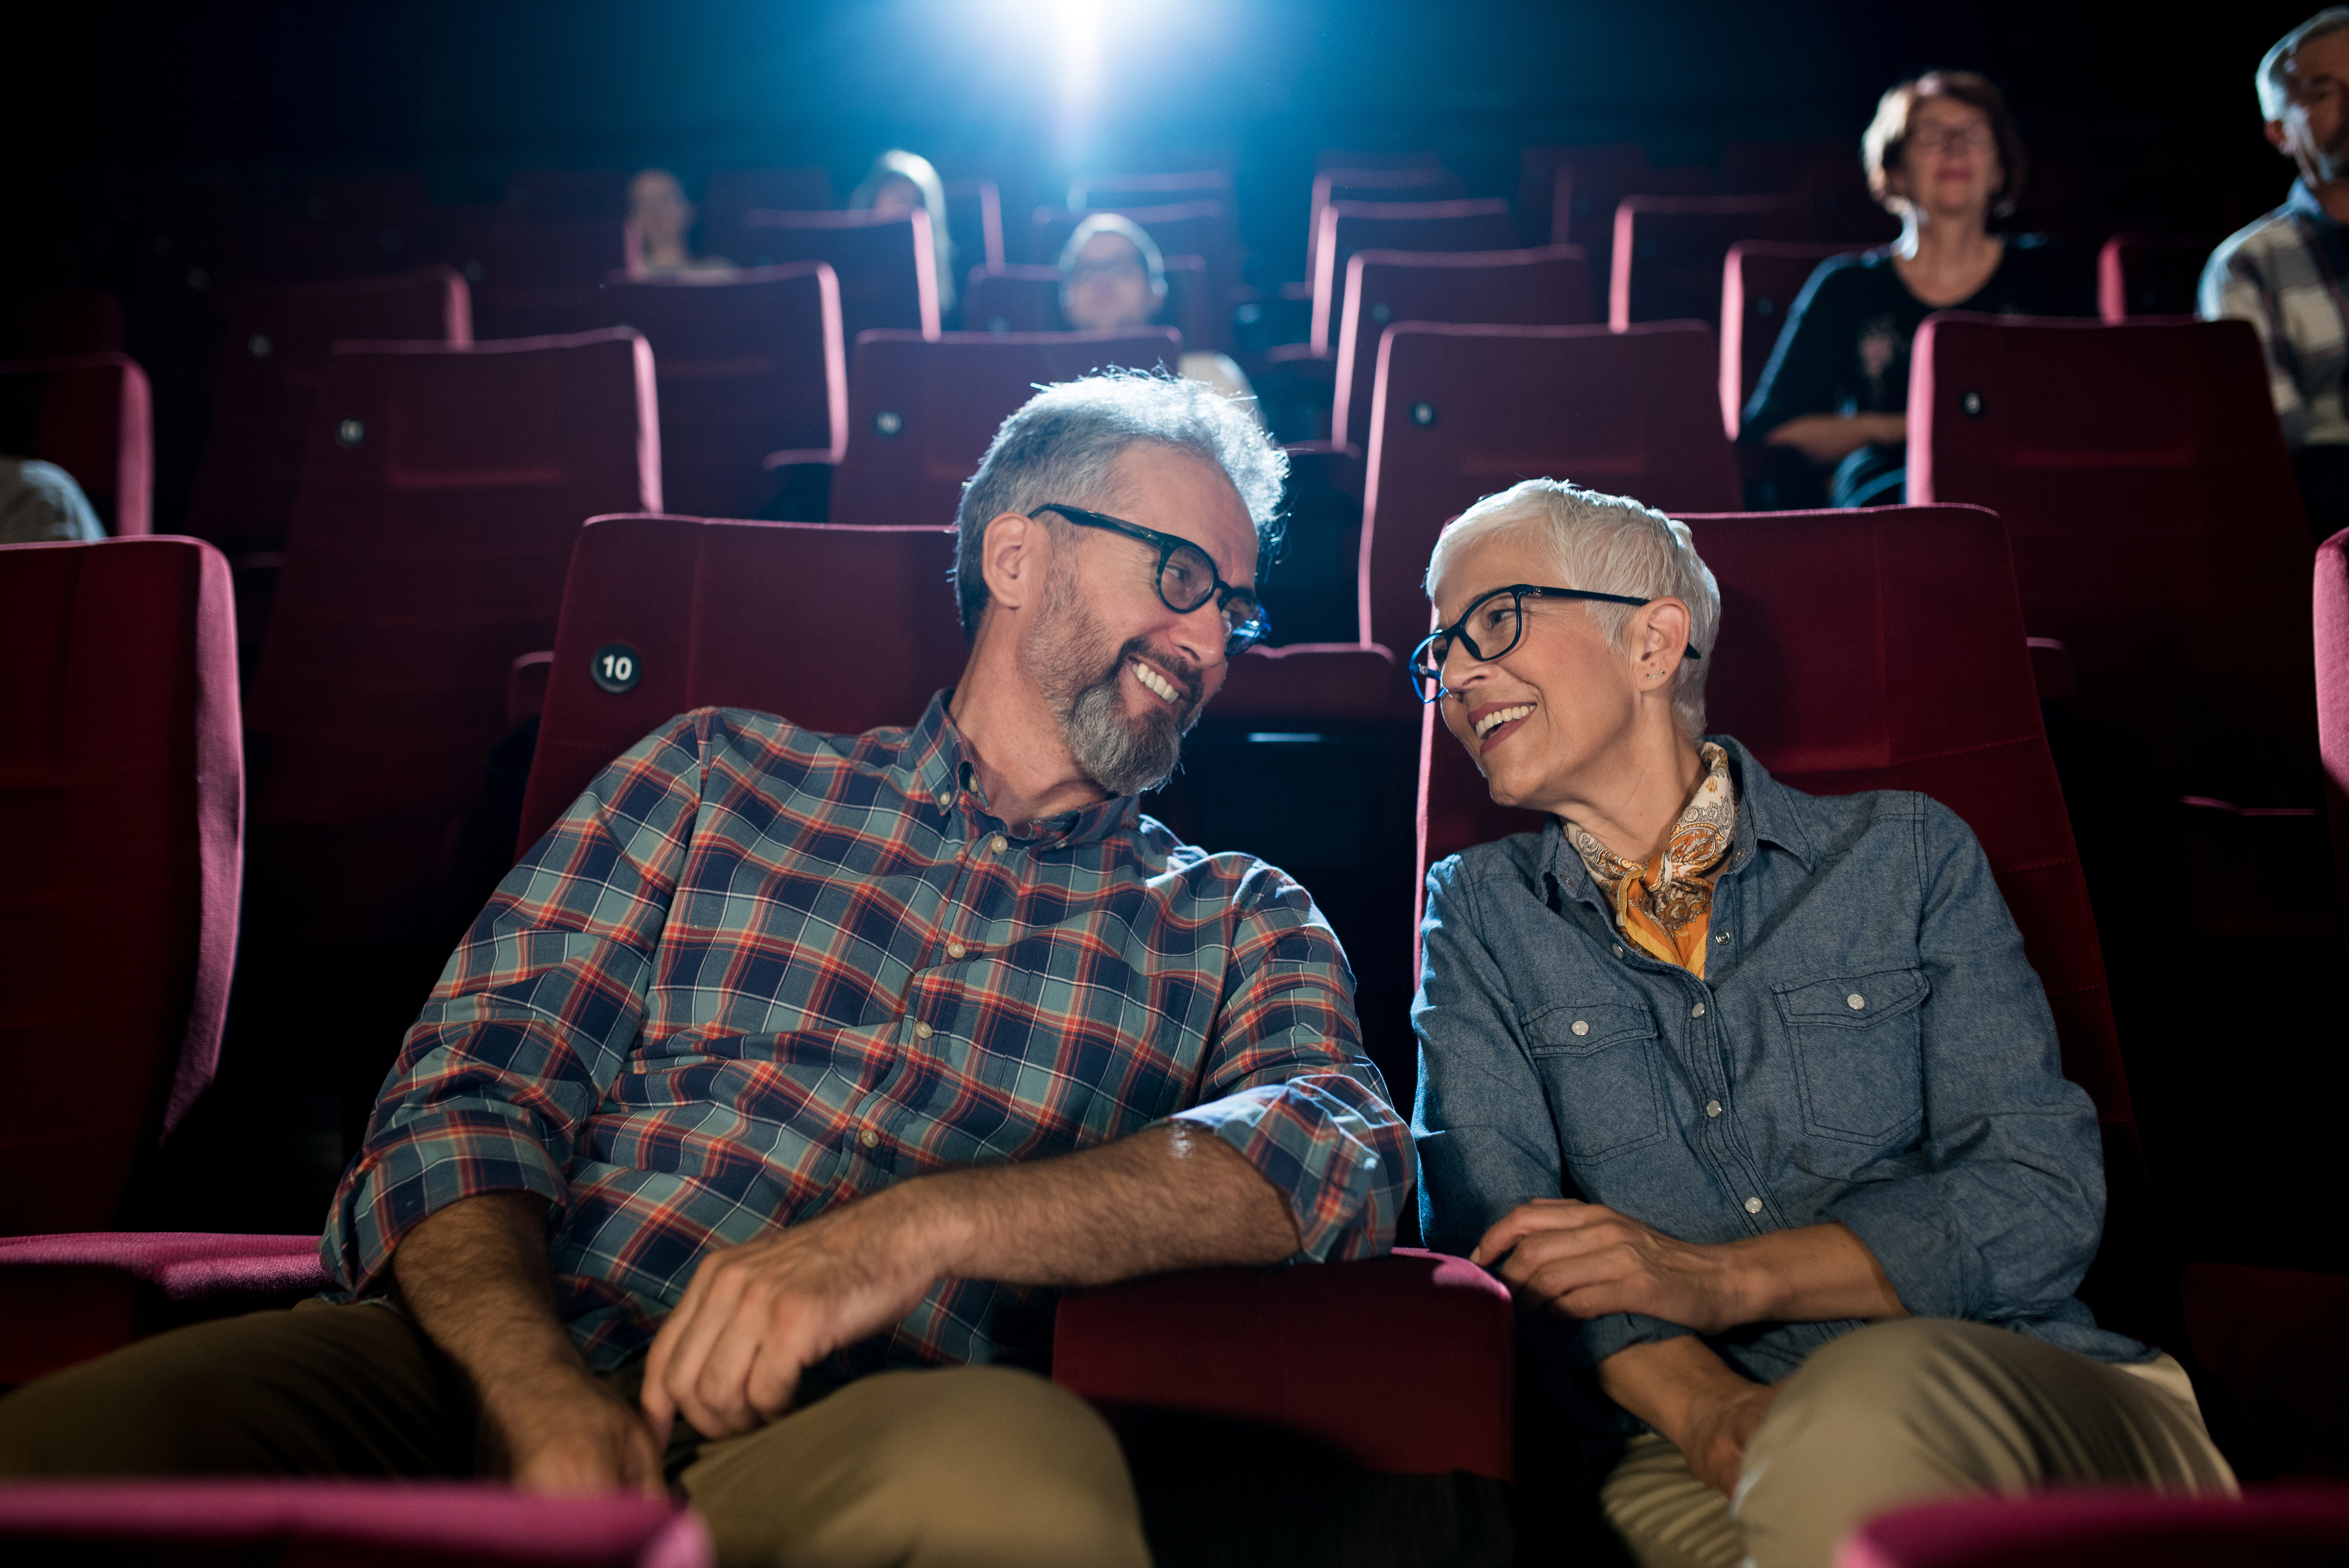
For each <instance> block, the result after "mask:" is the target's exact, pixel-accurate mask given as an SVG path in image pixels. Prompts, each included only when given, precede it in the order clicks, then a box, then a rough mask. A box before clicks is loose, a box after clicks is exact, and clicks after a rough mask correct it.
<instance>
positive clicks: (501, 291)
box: [440, 209, 628, 338]
mask: <svg viewBox="0 0 2349 1568" xmlns="http://www.w3.org/2000/svg"><path fill="white" fill-rule="evenodd" d="M440 249H441V250H442V251H443V253H444V254H443V256H442V258H441V259H443V260H445V261H447V262H448V263H450V265H451V266H453V267H455V268H456V269H457V270H458V272H460V273H462V274H464V278H465V282H466V283H467V284H469V285H470V286H471V290H472V304H473V335H475V336H476V337H481V338H492V337H519V336H524V335H529V334H531V333H533V332H534V331H535V330H537V328H538V325H539V323H540V321H541V319H542V317H541V315H540V313H541V312H543V311H544V310H545V309H546V308H547V307H549V306H551V305H562V304H567V303H569V302H572V301H574V300H577V299H580V298H582V297H584V296H585V295H586V294H591V293H592V292H593V291H594V290H595V286H596V285H597V284H600V283H602V282H603V281H604V279H605V277H606V276H608V275H609V274H611V273H615V272H617V271H620V270H622V269H623V268H625V267H626V265H627V264H628V244H627V229H626V224H625V223H623V222H621V221H620V220H619V219H618V218H608V219H606V218H586V219H572V220H569V221H566V222H535V221H525V220H523V219H521V218H517V217H515V216H514V215H513V214H512V213H511V212H509V211H505V210H503V209H496V210H492V211H488V212H474V213H469V214H466V215H464V216H462V217H460V218H459V219H457V220H456V221H455V222H453V223H452V224H451V225H450V235H449V238H448V239H447V241H445V242H443V243H442V245H441V246H440Z"/></svg>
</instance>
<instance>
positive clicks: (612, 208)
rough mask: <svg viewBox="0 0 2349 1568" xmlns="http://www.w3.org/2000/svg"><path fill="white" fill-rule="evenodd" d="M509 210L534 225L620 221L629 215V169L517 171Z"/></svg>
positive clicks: (510, 182) (511, 178) (510, 181)
mask: <svg viewBox="0 0 2349 1568" xmlns="http://www.w3.org/2000/svg"><path fill="white" fill-rule="evenodd" d="M506 211H510V212H512V213H515V214H516V215H518V216H520V217H523V218H526V219H528V220H529V221H531V222H534V223H589V222H618V221H619V220H621V219H623V218H625V217H626V216H627V215H628V171H627V170H625V169H517V170H514V171H513V172H512V174H509V175H508V176H506Z"/></svg>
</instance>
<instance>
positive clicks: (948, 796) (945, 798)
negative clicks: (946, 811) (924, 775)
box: [938, 789, 954, 806]
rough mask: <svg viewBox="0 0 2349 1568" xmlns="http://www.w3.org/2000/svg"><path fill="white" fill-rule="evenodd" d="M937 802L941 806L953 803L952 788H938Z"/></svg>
mask: <svg viewBox="0 0 2349 1568" xmlns="http://www.w3.org/2000/svg"><path fill="white" fill-rule="evenodd" d="M938 804H939V805H941V806H951V805H953V804H954V791H953V790H951V789H941V790H939V791H938Z"/></svg>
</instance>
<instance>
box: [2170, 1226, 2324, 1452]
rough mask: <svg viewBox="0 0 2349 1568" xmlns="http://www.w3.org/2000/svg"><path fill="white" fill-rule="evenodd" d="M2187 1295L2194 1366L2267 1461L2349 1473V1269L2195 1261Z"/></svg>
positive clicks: (2186, 1285)
mask: <svg viewBox="0 0 2349 1568" xmlns="http://www.w3.org/2000/svg"><path fill="white" fill-rule="evenodd" d="M2182 1294H2183V1295H2184V1297H2185V1304H2186V1326H2187V1331H2188V1334H2189V1336H2190V1337H2191V1340H2192V1344H2193V1346H2194V1363H2195V1368H2196V1370H2197V1371H2198V1372H2199V1373H2201V1374H2202V1375H2203V1377H2204V1378H2205V1379H2206V1382H2215V1383H2217V1384H2218V1386H2219V1387H2220V1389H2221V1390H2222V1391H2223V1393H2224V1397H2225V1398H2226V1400H2227V1401H2228V1402H2229V1403H2230V1405H2231V1407H2232V1410H2231V1414H2232V1415H2233V1417H2234V1418H2235V1423H2236V1425H2238V1426H2239V1427H2240V1428H2241V1429H2243V1433H2242V1436H2243V1439H2246V1440H2248V1441H2249V1442H2250V1443H2251V1444H2253V1445H2256V1448H2257V1450H2258V1451H2257V1453H2256V1454H2255V1456H2254V1457H2256V1458H2257V1459H2258V1460H2261V1461H2263V1468H2264V1469H2267V1470H2275V1471H2279V1472H2282V1473H2285V1474H2295V1473H2298V1474H2328V1475H2333V1476H2336V1477H2340V1476H2349V1420H2344V1418H2343V1411H2344V1409H2349V1345H2344V1344H2343V1343H2342V1339H2341V1325H2342V1324H2344V1322H2349V1275H2342V1274H2309V1273H2303V1272H2302V1271H2299V1270H2295V1269H2270V1268H2251V1267H2248V1266H2245V1265H2243V1264H2189V1265H2188V1267H2187V1269H2186V1273H2185V1277H2184V1280H2183V1282H2182Z"/></svg>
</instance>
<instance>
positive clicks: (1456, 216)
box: [1307, 198, 1516, 354]
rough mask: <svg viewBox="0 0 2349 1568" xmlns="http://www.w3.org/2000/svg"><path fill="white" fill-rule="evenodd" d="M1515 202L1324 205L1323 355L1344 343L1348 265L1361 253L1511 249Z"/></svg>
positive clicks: (1318, 308)
mask: <svg viewBox="0 0 2349 1568" xmlns="http://www.w3.org/2000/svg"><path fill="white" fill-rule="evenodd" d="M1515 242H1516V230H1515V228H1513V227H1512V226H1511V224H1510V222H1509V204H1508V203H1507V202H1506V201H1501V200H1499V199H1498V198H1495V199H1493V200H1491V201H1332V202H1331V203H1330V205H1328V206H1327V207H1324V208H1322V209H1321V228H1320V231H1319V238H1318V239H1317V240H1316V242H1315V244H1314V260H1313V277H1312V280H1311V281H1312V284H1313V325H1312V330H1311V332H1310V334H1309V336H1308V339H1307V341H1308V342H1309V343H1310V344H1311V345H1312V346H1313V348H1314V350H1315V352H1317V353H1321V354H1327V353H1330V352H1333V351H1334V350H1335V349H1336V348H1337V346H1338V313H1339V310H1340V307H1341V306H1342V305H1343V304H1344V300H1343V298H1342V297H1341V295H1342V291H1343V290H1344V288H1345V285H1346V263H1348V262H1349V261H1350V260H1351V259H1352V258H1353V254H1354V253H1355V252H1356V251H1505V250H1507V249H1508V248H1509V247H1510V246H1511V245H1512V244H1513V243H1515Z"/></svg>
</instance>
